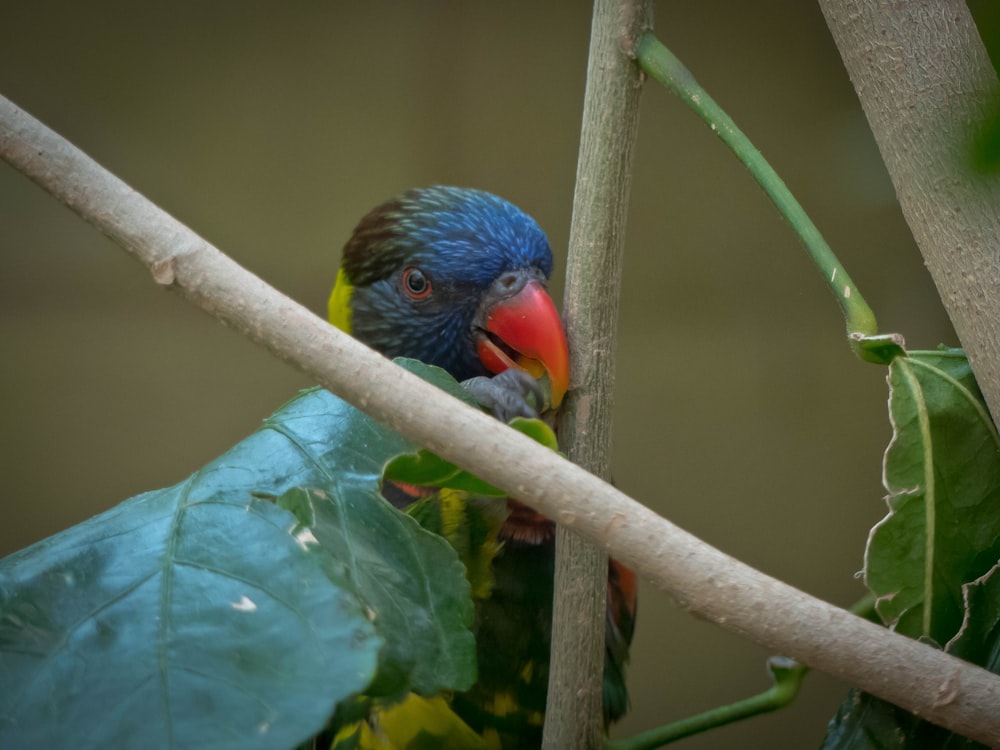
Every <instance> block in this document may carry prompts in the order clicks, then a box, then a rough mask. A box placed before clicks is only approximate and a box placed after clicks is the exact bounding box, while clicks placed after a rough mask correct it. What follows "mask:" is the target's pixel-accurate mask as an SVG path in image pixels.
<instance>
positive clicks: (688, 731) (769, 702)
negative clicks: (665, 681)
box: [604, 656, 809, 750]
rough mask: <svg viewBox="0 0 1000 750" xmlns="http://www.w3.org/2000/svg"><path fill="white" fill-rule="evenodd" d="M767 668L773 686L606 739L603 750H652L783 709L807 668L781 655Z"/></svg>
mask: <svg viewBox="0 0 1000 750" xmlns="http://www.w3.org/2000/svg"><path fill="white" fill-rule="evenodd" d="M768 668H769V669H770V670H771V674H772V675H773V676H774V684H773V685H772V686H771V687H770V688H768V689H767V690H765V691H764V692H762V693H758V694H757V695H752V696H750V697H749V698H744V699H743V700H741V701H736V702H735V703H730V704H729V705H726V706H719V707H718V708H713V709H710V710H708V711H704V712H702V713H700V714H696V715H694V716H689V717H687V718H686V719H681V720H680V721H675V722H672V723H670V724H666V725H664V726H662V727H656V728H655V729H650V730H648V731H646V732H642V733H641V734H637V735H634V736H632V737H628V738H626V739H622V740H608V741H607V742H606V743H605V744H604V748H605V750H651V749H652V748H656V747H660V746H662V745H666V744H668V743H671V742H675V741H677V740H679V739H683V738H684V737H690V736H691V735H693V734H698V733H700V732H705V731H707V730H709V729H715V728H716V727H721V726H723V725H725V724H731V723H732V722H734V721H740V720H742V719H748V718H750V717H751V716H757V715H758V714H762V713H767V712H768V711H776V710H777V709H779V708H783V707H785V706H787V705H788V704H789V703H791V702H792V701H793V700H794V699H795V696H796V695H798V693H799V686H800V685H801V684H802V678H803V677H805V675H806V672H808V671H809V668H808V667H806V666H803V665H802V664H799V663H798V662H796V661H793V660H791V659H786V658H784V657H780V656H776V657H771V659H769V660H768Z"/></svg>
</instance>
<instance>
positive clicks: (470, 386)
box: [462, 368, 545, 423]
mask: <svg viewBox="0 0 1000 750" xmlns="http://www.w3.org/2000/svg"><path fill="white" fill-rule="evenodd" d="M462 387H463V388H465V390H466V391H468V392H469V394H470V395H471V396H472V397H473V398H474V399H476V401H477V402H479V404H480V406H482V407H483V408H484V409H489V410H490V411H491V412H493V414H494V416H496V418H497V419H499V420H500V421H501V422H505V423H506V422H510V421H511V420H512V419H514V418H515V417H527V418H528V419H536V418H537V417H538V413H539V411H540V410H541V409H543V408H544V398H545V395H544V393H543V391H542V388H541V386H540V385H539V384H538V381H537V380H535V378H533V377H532V376H531V375H530V374H528V373H527V372H524V370H517V369H514V368H511V369H509V370H504V371H503V372H501V373H500V374H499V375H494V376H493V377H491V378H488V377H478V378H469V379H468V380H463V381H462Z"/></svg>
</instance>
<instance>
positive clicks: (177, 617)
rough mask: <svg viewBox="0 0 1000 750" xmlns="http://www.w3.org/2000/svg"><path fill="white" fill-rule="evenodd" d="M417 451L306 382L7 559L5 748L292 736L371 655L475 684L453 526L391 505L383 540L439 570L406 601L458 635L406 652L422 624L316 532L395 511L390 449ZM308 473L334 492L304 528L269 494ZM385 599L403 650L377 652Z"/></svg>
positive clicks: (1, 688) (2, 688)
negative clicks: (207, 453)
mask: <svg viewBox="0 0 1000 750" xmlns="http://www.w3.org/2000/svg"><path fill="white" fill-rule="evenodd" d="M411 369H417V370H419V369H420V368H419V367H418V366H416V365H412V366H411ZM434 377H436V375H434ZM412 450H413V446H412V445H411V444H409V443H408V442H407V441H405V440H404V439H403V438H402V437H400V436H399V435H398V434H396V433H394V432H393V431H391V430H388V429H386V428H383V427H382V426H380V425H378V424H377V423H375V422H373V421H372V420H370V419H369V418H368V417H367V416H365V415H364V414H362V413H361V412H358V411H357V410H355V409H353V408H352V407H350V406H349V405H347V404H345V403H344V402H343V401H341V400H339V399H337V398H336V397H334V396H332V395H331V394H329V393H327V392H326V391H322V390H312V391H307V392H304V393H303V394H300V395H299V396H298V397H297V398H295V399H293V400H292V401H291V402H289V403H288V404H286V405H285V406H284V407H283V408H282V409H281V410H280V411H279V412H278V413H276V414H275V415H274V416H272V417H271V418H269V419H268V420H266V421H265V423H264V426H263V427H262V428H261V430H259V431H258V432H256V433H254V434H253V435H251V436H250V437H249V438H247V439H246V440H244V441H243V442H241V443H240V444H238V445H237V446H235V447H234V448H233V449H231V450H230V451H229V452H227V453H226V454H224V455H223V456H221V457H220V458H218V459H216V460H215V461H213V462H212V463H210V464H208V465H206V466H205V467H204V468H202V469H201V470H200V471H198V472H196V473H195V474H194V475H193V476H191V477H190V478H189V479H188V480H186V481H185V482H182V483H181V484H179V485H176V486H175V487H171V488H168V489H165V490H160V491H156V492H152V493H147V494H145V495H141V496H138V497H136V498H133V499H131V500H128V501H126V502H124V503H122V504H121V505H119V506H117V507H116V508H114V509H112V510H111V511H109V512H107V513H104V514H102V515H100V516H97V517H96V518H93V519H91V520H90V521H87V522H85V523H83V524H80V525H79V526H76V527H74V528H72V529H69V530H67V531H65V532H63V533H61V534H58V535H56V536H54V537H52V538H50V539H47V540H44V541H42V542H40V543H38V544H36V545H34V546H32V547H29V548H28V549H26V550H23V551H21V552H19V553H16V554H14V555H12V556H10V557H8V558H6V559H4V560H0V747H43V746H46V747H47V746H61V745H72V746H74V747H77V748H89V747H95V748H96V747H100V748H105V747H121V746H150V747H234V748H235V747H239V748H258V747H259V748H272V747H282V748H283V747H289V746H291V745H293V744H294V743H295V742H296V741H299V740H301V739H303V738H305V737H307V736H309V735H311V734H313V733H315V732H316V731H317V730H318V729H319V728H320V727H321V726H322V725H323V723H324V721H325V720H326V718H327V717H328V716H329V714H330V713H331V711H332V710H333V707H334V705H335V704H336V703H337V702H338V701H341V700H342V699H343V698H345V697H347V696H348V695H351V694H356V693H358V692H360V691H362V690H363V689H365V687H366V686H367V685H368V684H369V683H370V681H371V679H372V676H373V674H374V672H375V668H376V664H377V663H378V666H379V667H380V669H382V670H383V671H384V672H385V673H387V674H396V675H401V674H402V675H417V676H419V679H420V680H421V687H422V688H424V689H427V690H430V689H431V687H432V683H433V682H434V680H435V679H438V680H439V681H440V682H441V683H442V684H441V685H440V686H439V687H441V688H448V689H451V688H455V687H460V686H463V685H465V684H467V682H468V679H469V678H468V670H467V669H465V671H463V668H462V667H461V666H456V665H461V664H466V663H468V662H470V661H471V660H473V659H474V654H473V649H472V646H471V639H470V637H469V635H468V630H467V628H466V627H465V622H464V621H465V620H466V619H467V615H466V614H465V612H464V611H463V609H462V606H461V605H456V604H455V601H456V600H457V599H460V598H461V596H462V595H463V592H465V593H464V596H465V597H466V598H467V596H468V594H467V591H468V588H467V583H466V582H465V580H464V576H463V575H462V573H461V569H460V566H459V565H458V563H457V561H456V559H455V556H454V554H453V553H452V552H451V551H450V550H448V549H447V547H446V546H445V545H444V543H443V542H442V541H441V540H439V539H437V538H435V537H433V536H432V535H430V534H428V533H426V532H423V531H422V530H420V529H419V527H418V526H417V524H415V523H412V522H410V521H409V520H407V519H401V520H398V521H395V522H393V521H384V519H383V522H382V523H383V528H384V530H385V531H386V533H387V534H388V535H389V536H388V538H386V539H385V541H384V548H385V549H386V550H389V549H393V548H396V547H404V548H408V549H409V552H410V553H411V556H410V557H409V560H410V561H411V562H413V561H417V562H415V563H413V564H415V565H417V566H418V567H420V568H421V569H422V570H424V571H432V573H433V577H434V578H435V579H436V580H435V584H434V586H431V587H429V588H428V587H427V586H426V580H419V577H418V576H400V577H399V578H400V580H404V579H408V580H407V582H406V584H405V585H419V586H420V588H421V591H420V592H418V593H413V594H411V595H410V599H412V600H413V601H415V602H419V605H420V606H419V607H418V608H417V610H415V611H414V612H412V613H409V612H407V613H405V614H400V613H396V619H397V620H402V619H406V618H408V617H412V619H410V625H411V626H414V627H415V626H417V625H419V626H420V627H422V628H427V629H429V631H428V632H431V633H432V637H433V639H434V640H435V641H436V642H437V643H439V644H442V645H443V644H448V645H450V646H454V648H455V651H453V652H451V653H449V654H448V658H447V659H445V658H444V657H443V656H442V653H441V650H440V649H438V650H427V651H420V650H415V651H414V652H413V653H405V647H404V646H402V645H401V644H403V643H405V638H407V637H408V633H409V632H410V631H407V634H403V633H401V632H400V631H399V629H398V628H395V627H393V628H389V627H386V628H384V630H385V633H382V632H381V631H382V630H383V623H388V622H389V621H390V620H391V619H392V618H391V617H389V616H388V615H386V616H384V617H382V616H380V614H379V612H378V611H377V609H376V606H375V605H373V604H372V602H376V601H377V599H378V597H377V596H376V595H375V594H374V593H372V592H371V591H360V596H359V591H358V590H357V586H358V585H359V584H362V583H363V584H365V585H368V584H372V579H371V578H369V579H365V580H359V577H358V576H357V575H356V572H357V565H356V563H357V560H355V561H354V562H355V565H353V566H352V564H351V561H345V560H343V559H341V560H337V558H336V555H337V552H336V550H335V549H333V548H327V547H324V546H323V545H322V542H323V540H324V539H326V538H327V522H328V521H329V520H330V519H336V520H335V522H336V523H339V524H341V529H340V530H339V532H338V533H339V534H340V535H341V537H342V538H343V539H346V540H347V548H348V549H349V550H351V551H356V549H357V547H356V545H355V544H354V540H356V539H360V538H363V537H364V535H365V534H366V533H367V530H365V529H363V528H354V527H353V524H360V525H361V526H362V527H363V526H364V525H365V524H368V523H370V521H371V518H373V517H378V518H382V517H383V515H384V512H385V511H391V509H390V508H388V506H386V505H385V503H384V502H383V501H382V500H381V498H380V497H378V496H377V492H376V490H377V487H378V483H379V477H380V474H381V469H382V465H383V464H384V462H385V461H386V459H387V458H388V457H390V456H393V455H396V454H398V453H400V452H402V451H412ZM296 487H306V488H310V489H311V490H313V491H318V492H322V493H324V494H325V495H326V496H327V497H330V498H337V499H338V502H339V503H340V504H341V506H340V508H341V510H340V511H338V510H336V509H335V508H333V506H332V504H331V507H330V508H325V507H321V505H320V506H316V507H313V508H312V511H313V513H314V519H315V525H314V528H313V529H312V530H310V529H306V528H304V527H303V526H302V524H301V523H299V521H298V520H297V519H296V518H295V516H293V515H292V514H291V513H289V512H288V511H287V510H284V509H282V508H280V507H277V506H276V505H274V504H273V503H272V502H269V500H270V499H273V498H275V497H279V496H281V495H283V494H285V493H287V492H289V491H292V490H293V489H294V488H296ZM366 503H370V504H371V506H372V513H370V514H369V513H365V512H361V511H360V510H359V509H361V508H362V507H364V506H365V504H366ZM346 507H350V508H352V512H350V513H343V512H341V511H342V510H343V508H346ZM392 512H394V511H392ZM338 513H339V515H337V514H338ZM317 540H318V541H319V542H320V543H319V544H317V543H316V542H317ZM449 556H450V557H449ZM446 558H447V559H446ZM369 562H370V561H365V563H363V564H368V563H369ZM437 597H441V600H440V601H439V600H438V598H437ZM406 599H407V595H405V594H404V595H401V596H400V597H399V599H398V600H392V599H391V598H390V602H391V606H393V607H396V606H397V605H399V602H401V601H405V600H406ZM378 606H382V605H381V604H379V605H378ZM465 606H466V607H467V606H468V605H467V604H466V605H465ZM399 607H400V612H404V611H405V610H404V608H403V607H402V606H401V605H399ZM442 612H444V613H447V616H445V617H443V618H441V619H442V620H443V621H444V622H440V621H438V620H437V619H436V618H437V617H438V615H439V614H440V613H442ZM373 615H374V627H375V629H377V630H379V632H380V634H381V635H382V637H383V638H385V639H386V640H389V641H392V644H391V645H390V646H387V648H386V649H385V652H386V653H387V654H392V653H394V654H396V655H400V654H404V653H405V655H404V657H403V660H402V661H403V662H405V663H402V662H400V663H396V662H395V661H394V660H393V658H391V657H388V656H385V655H383V656H382V658H381V661H377V656H378V654H377V652H378V650H379V648H380V646H381V643H382V640H381V639H380V638H379V637H378V636H377V635H376V634H375V632H374V630H373V627H372V622H371V620H372V617H373ZM425 621H426V622H425ZM436 628H440V630H437V631H435V629H436ZM401 638H402V639H403V640H402V641H401V640H400V639H401ZM440 665H444V666H443V668H441V669H440V670H439V669H437V667H438V666H440Z"/></svg>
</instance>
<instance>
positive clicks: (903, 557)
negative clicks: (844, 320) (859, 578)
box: [865, 349, 1000, 644]
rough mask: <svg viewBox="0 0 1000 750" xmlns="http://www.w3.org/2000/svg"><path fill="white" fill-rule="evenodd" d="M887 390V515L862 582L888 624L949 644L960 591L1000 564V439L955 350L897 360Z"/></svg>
mask: <svg viewBox="0 0 1000 750" xmlns="http://www.w3.org/2000/svg"><path fill="white" fill-rule="evenodd" d="M889 388H890V400H889V409H890V418H891V420H892V425H893V438H892V442H891V443H890V445H889V448H888V450H887V451H886V455H885V467H884V479H885V485H886V488H887V489H888V491H889V497H888V503H889V515H888V516H886V517H885V518H884V519H883V520H882V521H881V522H879V523H878V525H876V526H875V528H874V529H873V530H872V534H871V537H870V540H869V544H868V549H867V551H866V555H865V580H866V582H867V584H868V586H869V588H870V589H871V590H872V591H873V592H874V593H875V595H876V596H877V597H878V601H877V604H876V608H877V610H878V612H879V615H880V616H881V617H882V619H883V620H884V621H885V622H886V624H888V625H891V626H893V627H894V628H895V629H896V630H897V631H899V632H901V633H903V634H905V635H909V636H912V637H915V638H917V637H920V638H924V639H930V640H932V641H933V642H935V643H938V644H944V643H946V642H947V641H948V640H949V639H951V638H952V637H953V636H954V635H955V633H956V632H957V631H958V629H959V627H960V626H961V624H962V620H963V617H964V606H963V600H962V586H963V585H964V584H966V583H968V582H970V581H973V580H975V579H976V578H978V577H980V576H981V575H983V574H984V573H985V572H986V571H988V570H989V569H990V567H991V566H992V565H993V564H994V563H996V561H997V559H1000V440H998V437H997V432H996V429H995V428H994V426H993V422H992V421H991V419H990V416H989V412H988V411H987V409H986V406H985V404H984V403H983V400H982V397H981V395H980V394H979V391H978V389H977V388H976V386H975V382H974V381H973V379H972V374H971V371H970V370H969V366H968V362H967V360H966V359H965V356H964V354H962V352H961V351H959V350H955V349H951V350H944V351H938V352H911V353H910V354H909V355H908V356H905V357H897V358H896V359H895V360H893V362H892V365H891V366H890V368H889Z"/></svg>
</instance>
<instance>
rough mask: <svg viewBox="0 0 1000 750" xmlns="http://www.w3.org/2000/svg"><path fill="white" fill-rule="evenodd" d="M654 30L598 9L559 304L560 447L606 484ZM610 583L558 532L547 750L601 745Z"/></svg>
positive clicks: (643, 18)
mask: <svg viewBox="0 0 1000 750" xmlns="http://www.w3.org/2000/svg"><path fill="white" fill-rule="evenodd" d="M651 25H652V7H651V4H650V2H648V0H597V2H596V3H595V4H594V16H593V22H592V27H591V36H590V54H589V60H588V63H587V88H586V92H585V95H584V103H583V125H582V128H581V133H580V154H579V158H578V162H577V173H576V189H575V194H574V198H573V219H572V224H571V226H570V235H569V260H568V264H567V269H566V291H565V294H564V301H563V312H564V315H565V317H566V328H567V336H568V340H569V346H570V355H571V356H570V387H571V390H570V392H569V395H568V397H567V400H566V404H565V406H564V407H563V413H562V415H561V418H560V423H559V428H560V430H559V442H560V448H561V449H562V450H563V451H564V452H565V453H566V455H567V456H568V457H569V459H570V460H571V461H573V462H574V463H576V464H578V465H580V466H582V467H583V468H584V469H586V470H587V471H589V472H591V473H593V474H596V475H597V476H599V477H601V478H603V479H608V478H609V476H610V472H611V421H612V412H613V403H614V383H615V341H616V335H617V328H618V307H619V289H620V287H621V275H622V260H623V257H624V251H625V221H626V218H627V216H628V199H629V187H630V185H631V173H632V153H633V147H634V144H635V136H636V130H637V126H638V122H639V94H640V91H641V88H642V76H641V74H640V72H639V68H638V67H637V66H636V65H635V63H634V62H633V59H632V58H633V55H632V50H634V48H635V45H636V44H637V43H638V40H639V37H640V36H641V35H642V33H643V32H644V31H646V30H648V29H649V28H650V27H651ZM607 578H608V556H607V553H606V552H605V551H604V550H603V549H601V548H599V547H595V546H594V545H593V543H591V542H589V541H587V540H586V539H583V538H582V537H580V536H579V535H578V534H577V533H576V532H575V531H572V530H571V529H569V528H567V527H566V526H562V525H560V526H558V527H557V530H556V573H555V600H554V605H553V617H552V651H551V661H550V671H549V693H548V703H547V707H546V715H545V730H544V737H543V743H542V747H543V748H545V749H546V750H557V749H561V748H569V749H572V750H575V749H576V748H580V749H581V750H597V749H598V748H600V746H601V744H602V741H603V740H602V737H603V722H602V721H601V705H602V683H603V668H604V651H605V649H604V629H605V609H606V598H607V596H606V595H607Z"/></svg>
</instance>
